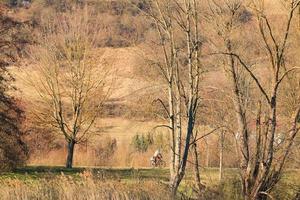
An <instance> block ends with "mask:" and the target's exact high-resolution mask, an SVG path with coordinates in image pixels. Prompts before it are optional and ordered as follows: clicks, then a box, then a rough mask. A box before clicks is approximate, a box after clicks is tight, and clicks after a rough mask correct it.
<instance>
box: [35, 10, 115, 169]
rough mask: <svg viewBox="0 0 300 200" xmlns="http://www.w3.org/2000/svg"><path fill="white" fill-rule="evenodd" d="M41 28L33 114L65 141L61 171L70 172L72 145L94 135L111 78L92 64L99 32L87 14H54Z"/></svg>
mask: <svg viewBox="0 0 300 200" xmlns="http://www.w3.org/2000/svg"><path fill="white" fill-rule="evenodd" d="M51 20H53V19H51ZM45 24H46V28H45V30H44V32H43V34H42V35H41V40H40V44H39V47H35V48H36V49H34V50H33V55H34V57H33V58H34V67H33V74H35V73H36V75H37V78H36V79H31V80H30V85H31V86H33V87H34V89H35V91H36V92H37V94H38V97H39V98H38V102H35V103H37V105H38V106H36V107H35V110H34V112H33V113H34V115H35V116H36V118H37V120H38V121H39V122H40V123H42V124H43V125H45V126H50V127H52V128H54V129H55V130H57V131H58V132H59V133H60V134H61V135H62V136H63V137H64V138H65V140H66V142H67V144H68V155H67V159H66V167H67V168H72V166H73V155H74V147H75V145H76V144H78V143H81V142H84V141H86V140H87V139H88V138H89V137H90V136H91V135H93V134H95V131H94V130H93V126H94V124H95V121H96V119H97V117H98V116H99V112H100V111H101V109H102V105H103V103H104V101H105V100H106V99H107V97H108V94H109V89H107V87H106V86H107V85H108V82H109V81H108V78H109V75H110V74H109V71H108V70H107V69H105V67H103V66H101V64H98V63H97V59H96V58H97V57H96V56H97V55H96V54H95V50H94V48H93V42H94V39H95V33H98V30H97V28H96V27H97V26H96V25H95V24H94V23H92V22H91V21H90V18H89V13H88V11H87V10H86V9H84V10H77V9H76V10H74V11H70V12H67V13H65V14H57V16H55V18H54V22H50V20H49V21H47V22H46V23H45Z"/></svg>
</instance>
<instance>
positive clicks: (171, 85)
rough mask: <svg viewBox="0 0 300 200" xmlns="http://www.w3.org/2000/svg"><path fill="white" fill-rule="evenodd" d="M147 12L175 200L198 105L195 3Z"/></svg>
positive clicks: (167, 4)
mask: <svg viewBox="0 0 300 200" xmlns="http://www.w3.org/2000/svg"><path fill="white" fill-rule="evenodd" d="M147 3H148V5H149V6H148V7H149V10H148V11H146V15H148V16H149V17H150V18H151V19H152V20H153V22H154V23H155V25H156V29H157V35H158V38H159V43H160V47H161V53H162V55H163V61H162V62H155V65H156V66H157V67H158V69H159V71H160V73H161V74H162V76H163V77H164V83H165V85H166V90H167V101H164V100H163V99H157V102H159V103H160V104H161V105H162V106H163V108H164V110H165V112H166V115H167V118H168V121H169V124H168V125H163V126H159V127H167V128H168V129H169V130H170V152H171V155H170V157H171V159H170V160H171V162H170V187H171V193H172V197H173V198H175V196H176V193H177V189H178V186H179V184H180V182H181V181H182V179H183V177H184V175H185V169H186V166H187V161H188V155H189V150H190V147H191V146H192V144H193V142H192V141H193V140H192V138H193V133H194V127H195V123H196V121H197V120H196V118H197V116H198V110H199V103H200V82H201V77H202V70H203V69H202V65H201V62H200V56H201V47H202V39H201V35H200V18H199V16H198V13H199V5H198V1H197V0H187V1H177V0H172V1H166V0H164V1H158V0H153V1H152V0H151V1H148V2H147Z"/></svg>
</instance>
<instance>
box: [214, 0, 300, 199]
mask: <svg viewBox="0 0 300 200" xmlns="http://www.w3.org/2000/svg"><path fill="white" fill-rule="evenodd" d="M214 4H215V8H214V9H212V15H213V16H216V18H217V19H219V20H220V24H221V25H223V26H221V25H220V24H219V25H218V26H217V33H218V34H219V35H221V36H222V38H223V41H224V45H223V47H225V48H222V50H223V49H224V50H223V52H221V53H220V54H222V55H223V56H225V58H228V62H227V66H229V67H230V70H229V73H230V76H229V78H230V80H231V82H232V83H233V84H232V96H233V104H234V105H235V112H236V118H237V126H238V127H239V129H238V134H237V136H238V141H239V142H238V146H239V152H240V155H239V158H240V170H241V179H242V186H243V193H244V197H245V199H266V198H267V197H268V196H270V191H271V190H272V189H273V188H274V186H275V185H276V184H277V183H278V181H279V180H280V178H281V177H282V173H283V169H284V165H285V163H286V160H287V158H288V156H289V155H290V153H291V149H292V147H293V144H294V141H295V137H296V135H297V133H298V132H299V129H300V127H299V123H298V122H297V119H298V117H299V110H300V106H299V104H297V105H296V106H294V107H293V109H294V110H293V114H291V115H290V116H289V117H288V119H289V120H288V124H289V126H290V127H279V126H278V121H279V120H282V118H283V114H282V113H281V112H280V110H279V109H278V106H279V104H281V102H280V98H279V96H281V95H282V94H283V93H282V90H281V89H280V88H281V86H283V83H284V81H285V80H286V79H287V78H288V76H295V71H296V70H297V69H298V67H292V66H290V65H289V63H288V62H287V56H288V53H289V48H288V45H289V42H288V41H289V38H290V35H291V32H292V28H293V18H294V15H295V12H296V9H297V8H298V7H299V4H300V2H299V1H296V0H291V1H288V2H285V4H286V5H287V6H286V8H287V10H288V11H287V13H284V14H281V15H282V17H286V20H287V21H286V23H284V27H279V29H280V31H279V32H277V31H276V29H275V28H274V27H275V26H273V24H272V20H271V19H270V17H269V16H268V14H267V12H266V11H265V6H264V1H252V2H251V4H250V5H248V6H249V7H248V8H249V9H251V10H252V13H250V12H249V11H245V8H246V7H247V5H246V4H244V2H243V1H234V0H233V1H223V4H220V2H219V3H216V1H214ZM252 15H254V16H255V17H256V19H254V18H255V17H253V19H252V20H250V18H251V16H252ZM221 16H222V17H221ZM224 20H225V21H224ZM245 20H246V21H245ZM249 20H250V21H251V22H253V23H256V26H255V28H256V30H258V35H260V37H255V36H253V35H252V37H251V40H252V41H253V39H255V40H254V41H256V42H253V43H252V44H251V42H249V41H250V38H243V37H241V35H242V32H239V31H236V30H237V27H240V24H241V23H246V22H247V21H249ZM245 27H246V26H244V27H243V28H245ZM239 30H241V29H239ZM236 33H239V34H240V36H239V37H234V34H236ZM236 38H238V39H237V40H236V43H234V42H233V41H234V39H236ZM243 40H246V41H247V40H248V42H247V43H246V44H247V45H245V46H244V47H243V48H237V46H238V44H239V43H242V44H243V43H244V42H243ZM244 44H245V43H244ZM261 44H263V46H261ZM253 45H254V47H255V48H253ZM254 49H257V50H258V49H262V51H259V50H258V51H253V50H254ZM248 51H249V53H248ZM219 52H220V51H219ZM246 52H247V53H248V55H246ZM249 56H250V59H249ZM251 62H255V64H256V65H261V66H265V67H266V71H264V73H265V74H266V75H265V77H261V76H260V74H259V73H256V71H254V67H253V64H251ZM239 72H242V75H243V76H239ZM240 77H242V79H241V78H240ZM247 77H249V78H247ZM267 79H269V80H270V81H269V82H268V81H266V80H267ZM245 80H250V81H251V82H252V83H249V84H246V85H245V84H244V83H245ZM251 85H254V86H256V89H254V88H253V87H251ZM251 93H252V94H256V97H257V96H258V97H259V98H256V97H255V96H253V95H252V96H251ZM249 95H250V96H249ZM251 112H252V113H253V112H256V113H257V114H256V118H253V117H252V115H251ZM251 121H256V125H255V128H253V126H251ZM283 128H286V129H285V130H284V129H283ZM283 132H285V133H286V134H282V133H283ZM252 134H254V136H253V137H251V135H252ZM252 138H254V140H253V139H252Z"/></svg>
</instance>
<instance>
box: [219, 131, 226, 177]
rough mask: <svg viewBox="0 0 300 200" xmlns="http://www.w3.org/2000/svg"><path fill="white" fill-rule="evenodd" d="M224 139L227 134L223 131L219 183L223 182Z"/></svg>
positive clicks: (221, 135)
mask: <svg viewBox="0 0 300 200" xmlns="http://www.w3.org/2000/svg"><path fill="white" fill-rule="evenodd" d="M224 139H225V133H224V131H222V132H221V133H220V165H219V181H220V182H221V181H222V180H223V158H224Z"/></svg>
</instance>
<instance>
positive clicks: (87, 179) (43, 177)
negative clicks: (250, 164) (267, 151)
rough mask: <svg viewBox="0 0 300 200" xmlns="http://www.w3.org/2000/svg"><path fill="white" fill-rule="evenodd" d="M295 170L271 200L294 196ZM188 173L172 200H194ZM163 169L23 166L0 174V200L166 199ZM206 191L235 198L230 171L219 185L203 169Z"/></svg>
mask: <svg viewBox="0 0 300 200" xmlns="http://www.w3.org/2000/svg"><path fill="white" fill-rule="evenodd" d="M298 172H299V171H289V172H288V173H286V174H285V176H284V178H283V181H282V182H281V183H280V184H279V185H278V187H277V188H276V189H275V190H274V191H273V194H272V195H273V197H274V199H280V200H288V199H292V198H293V197H294V196H295V194H296V193H297V191H299V188H300V183H299V182H297V179H298V178H299V175H298V174H299V173H298ZM191 175H192V174H191V172H190V171H188V174H187V177H186V178H185V180H184V181H183V184H182V185H181V188H180V192H179V194H178V199H191V200H192V199H194V198H195V195H196V193H195V191H194V190H193V188H194V184H193V181H192V180H193V179H192V177H191ZM168 177H169V172H168V169H149V168H148V169H133V168H127V169H126V168H123V169H122V168H74V169H65V168H63V167H43V166H29V167H25V168H19V169H17V170H15V171H14V172H10V173H2V174H1V175H0V183H1V185H2V186H1V188H0V196H1V200H2V199H3V200H31V199H32V200H35V199H43V200H54V199H64V200H74V199H75V200H82V199H89V200H94V199H95V200H96V199H97V200H99V199H101V200H102V199H115V200H121V199H126V200H128V199H134V200H139V199H141V200H142V199H147V200H150V199H153V200H154V199H155V200H156V199H162V200H163V199H169V193H168V185H167V183H168ZM201 178H202V180H203V183H204V184H205V185H206V187H207V188H206V190H205V191H203V194H202V195H203V199H209V200H211V199H215V200H221V199H222V200H229V199H231V200H232V199H235V200H238V199H241V196H240V195H241V194H240V192H241V191H240V185H239V181H238V178H237V171H236V170H235V169H226V170H225V179H224V182H223V183H219V182H218V170H217V169H213V168H210V169H203V171H202V176H201Z"/></svg>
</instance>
